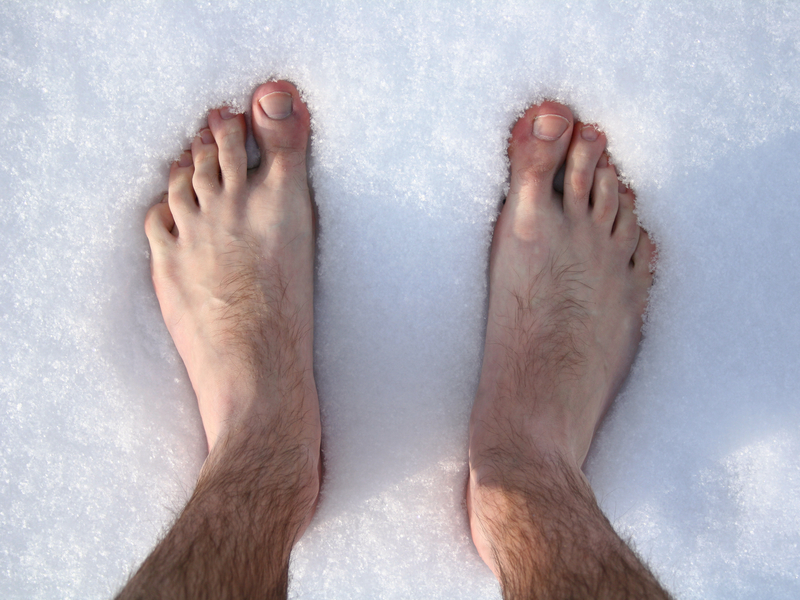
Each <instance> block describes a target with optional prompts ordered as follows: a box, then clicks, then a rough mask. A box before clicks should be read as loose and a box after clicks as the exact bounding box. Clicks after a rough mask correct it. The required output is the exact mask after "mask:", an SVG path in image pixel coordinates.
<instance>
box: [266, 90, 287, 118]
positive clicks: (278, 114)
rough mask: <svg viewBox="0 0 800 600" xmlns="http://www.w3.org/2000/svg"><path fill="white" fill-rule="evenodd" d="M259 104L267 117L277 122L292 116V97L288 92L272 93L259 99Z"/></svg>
mask: <svg viewBox="0 0 800 600" xmlns="http://www.w3.org/2000/svg"><path fill="white" fill-rule="evenodd" d="M258 103H259V104H260V105H261V108H263V109H264V112H265V113H267V116H268V117H269V118H270V119H274V120H275V121H280V120H281V119H285V118H286V117H288V116H289V115H291V114H292V95H291V94H289V93H287V92H272V93H271V94H267V95H266V96H262V97H261V98H259V100H258Z"/></svg>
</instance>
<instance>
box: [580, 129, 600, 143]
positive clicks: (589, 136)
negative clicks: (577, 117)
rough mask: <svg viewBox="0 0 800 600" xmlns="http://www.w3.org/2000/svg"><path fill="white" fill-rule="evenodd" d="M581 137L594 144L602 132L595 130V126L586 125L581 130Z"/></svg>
mask: <svg viewBox="0 0 800 600" xmlns="http://www.w3.org/2000/svg"><path fill="white" fill-rule="evenodd" d="M581 137H582V138H583V139H585V140H586V141H587V142H593V141H595V140H596V139H597V138H598V137H600V132H599V131H597V129H595V128H594V125H584V126H583V127H582V128H581Z"/></svg>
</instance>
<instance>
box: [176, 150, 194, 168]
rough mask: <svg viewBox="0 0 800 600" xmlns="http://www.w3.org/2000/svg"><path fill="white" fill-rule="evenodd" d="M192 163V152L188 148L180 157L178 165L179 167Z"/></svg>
mask: <svg viewBox="0 0 800 600" xmlns="http://www.w3.org/2000/svg"><path fill="white" fill-rule="evenodd" d="M191 164H192V153H191V152H189V151H188V150H187V151H185V152H184V153H183V154H181V157H180V159H178V166H179V167H189V166H191Z"/></svg>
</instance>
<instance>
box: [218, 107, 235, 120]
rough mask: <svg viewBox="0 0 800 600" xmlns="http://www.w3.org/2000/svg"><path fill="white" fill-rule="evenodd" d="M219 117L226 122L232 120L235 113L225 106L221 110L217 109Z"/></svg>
mask: <svg viewBox="0 0 800 600" xmlns="http://www.w3.org/2000/svg"><path fill="white" fill-rule="evenodd" d="M219 116H220V117H222V118H223V119H225V120H226V121H227V120H229V119H232V118H233V117H235V116H236V113H235V112H233V111H232V110H231V109H230V108H228V107H227V106H223V107H222V108H220V109H219Z"/></svg>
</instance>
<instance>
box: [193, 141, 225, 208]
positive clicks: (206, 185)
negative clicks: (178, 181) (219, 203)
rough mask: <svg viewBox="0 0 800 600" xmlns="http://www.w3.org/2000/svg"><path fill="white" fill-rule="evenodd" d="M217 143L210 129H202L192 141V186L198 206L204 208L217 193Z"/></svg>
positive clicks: (218, 181) (218, 189)
mask: <svg viewBox="0 0 800 600" xmlns="http://www.w3.org/2000/svg"><path fill="white" fill-rule="evenodd" d="M217 156H218V151H217V144H216V142H215V141H214V134H213V133H211V130H210V129H202V130H200V133H198V134H197V137H195V138H194V140H193V141H192V161H193V162H194V174H193V175H192V187H194V192H195V194H196V195H197V201H198V203H199V204H200V208H206V207H208V205H209V204H210V202H211V201H212V200H213V199H214V198H215V197H216V196H217V195H218V194H219V191H220V180H219V160H218V158H217Z"/></svg>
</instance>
